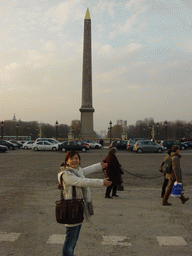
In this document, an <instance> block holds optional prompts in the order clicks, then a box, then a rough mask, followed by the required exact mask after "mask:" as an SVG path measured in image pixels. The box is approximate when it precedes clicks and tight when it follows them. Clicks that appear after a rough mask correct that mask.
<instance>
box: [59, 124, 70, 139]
mask: <svg viewBox="0 0 192 256" xmlns="http://www.w3.org/2000/svg"><path fill="white" fill-rule="evenodd" d="M58 133H59V138H60V139H67V138H68V133H69V126H68V125H67V124H60V125H59V127H58Z"/></svg>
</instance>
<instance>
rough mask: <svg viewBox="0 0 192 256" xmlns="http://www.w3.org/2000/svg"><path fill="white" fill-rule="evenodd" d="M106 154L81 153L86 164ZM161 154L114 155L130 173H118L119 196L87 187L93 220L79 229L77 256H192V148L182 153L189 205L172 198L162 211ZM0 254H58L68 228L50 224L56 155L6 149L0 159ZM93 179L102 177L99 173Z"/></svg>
mask: <svg viewBox="0 0 192 256" xmlns="http://www.w3.org/2000/svg"><path fill="white" fill-rule="evenodd" d="M106 154H107V150H106V149H102V150H92V151H90V152H87V153H81V158H82V163H83V166H88V165H90V164H93V163H97V162H99V161H101V160H102V159H104V157H105V156H106ZM164 155H165V153H164V154H141V155H139V154H134V153H133V152H127V151H119V152H118V153H117V157H118V159H119V161H120V163H121V164H122V166H123V167H124V169H126V170H129V171H130V172H131V173H134V174H137V175H140V176H141V177H143V178H145V179H139V178H138V177H135V176H132V175H129V174H128V173H126V172H125V174H124V175H123V180H124V183H123V184H124V187H125V190H124V191H119V192H118V194H119V196H120V197H119V198H113V199H105V197H104V195H105V188H104V187H103V188H92V189H91V190H92V198H93V205H94V212H95V215H94V216H93V217H92V224H90V223H86V222H85V223H84V224H83V226H82V230H81V233H80V237H79V240H78V243H77V246H76V250H75V256H127V255H133V256H135V255H136V256H140V255H143V256H151V255H152V256H153V255H154V256H159V255H162V256H175V255H178V256H184V255H187V256H189V255H190V256H191V255H192V174H191V170H192V162H191V156H192V152H191V150H188V151H184V152H182V160H181V161H182V163H181V165H182V170H183V179H184V189H185V194H186V196H188V197H189V198H190V200H189V201H188V202H186V204H184V205H183V204H182V203H181V201H180V199H178V198H173V197H170V200H169V201H170V202H171V203H172V206H162V205H161V201H162V199H161V198H160V193H161V186H162V183H163V175H162V174H160V175H162V176H160V178H155V179H149V178H150V177H158V176H159V171H158V167H159V165H160V163H161V162H162V159H163V158H164ZM0 157H1V158H0V171H1V186H0V196H1V204H0V256H61V255H62V253H61V252H62V246H63V241H64V235H65V226H64V225H61V224H58V223H57V222H56V219H55V201H56V200H59V196H60V191H59V190H58V189H57V184H58V181H57V173H58V167H59V165H60V163H61V162H62V161H63V159H64V157H65V154H63V153H61V152H33V151H30V150H29V151H26V150H15V151H9V152H8V153H6V154H1V155H0ZM91 177H92V178H103V177H104V174H103V173H102V172H101V173H97V174H93V175H92V176H91Z"/></svg>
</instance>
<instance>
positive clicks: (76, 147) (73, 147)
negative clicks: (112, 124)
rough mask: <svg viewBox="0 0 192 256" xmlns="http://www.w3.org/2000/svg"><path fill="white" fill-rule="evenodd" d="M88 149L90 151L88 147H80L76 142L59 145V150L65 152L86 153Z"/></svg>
mask: <svg viewBox="0 0 192 256" xmlns="http://www.w3.org/2000/svg"><path fill="white" fill-rule="evenodd" d="M87 149H89V148H88V147H87V146H86V145H80V144H78V143H77V142H76V141H65V142H63V143H62V144H60V145H59V149H58V150H61V151H63V152H65V151H67V150H75V151H78V150H81V151H82V152H85V151H86V150H87Z"/></svg>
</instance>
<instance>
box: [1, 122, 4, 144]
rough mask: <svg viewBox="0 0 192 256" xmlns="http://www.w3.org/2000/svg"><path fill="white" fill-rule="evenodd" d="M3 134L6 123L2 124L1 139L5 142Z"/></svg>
mask: <svg viewBox="0 0 192 256" xmlns="http://www.w3.org/2000/svg"><path fill="white" fill-rule="evenodd" d="M3 133H4V122H3V121H2V122H1V139H2V140H3Z"/></svg>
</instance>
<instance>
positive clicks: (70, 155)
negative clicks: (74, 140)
mask: <svg viewBox="0 0 192 256" xmlns="http://www.w3.org/2000/svg"><path fill="white" fill-rule="evenodd" d="M74 155H78V157H79V161H81V157H80V155H79V153H78V152H76V151H74V150H70V151H69V152H68V153H67V154H66V156H65V162H62V163H61V164H60V166H64V167H66V166H67V161H68V159H69V158H72V157H73V156H74Z"/></svg>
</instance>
